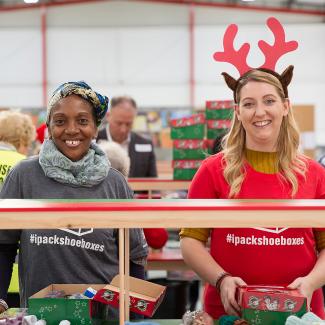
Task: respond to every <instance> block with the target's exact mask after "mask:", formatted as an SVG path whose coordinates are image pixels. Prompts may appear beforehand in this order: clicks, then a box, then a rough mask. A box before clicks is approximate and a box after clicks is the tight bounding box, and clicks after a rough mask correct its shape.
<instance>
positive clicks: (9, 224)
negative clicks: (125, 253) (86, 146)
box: [0, 200, 325, 229]
mask: <svg viewBox="0 0 325 325" xmlns="http://www.w3.org/2000/svg"><path fill="white" fill-rule="evenodd" d="M252 226H254V227H311V226H312V227H325V200H97V201H94V200H92V201H90V200H89V201H88V200H83V201H80V200H78V201H73V200H60V201H58V200H56V201H55V200H44V201H43V200H0V229H28V228H33V229H51V228H52V229H54V228H136V227H141V228H155V227H165V228H181V227H201V228H204V227H207V228H211V227H252Z"/></svg>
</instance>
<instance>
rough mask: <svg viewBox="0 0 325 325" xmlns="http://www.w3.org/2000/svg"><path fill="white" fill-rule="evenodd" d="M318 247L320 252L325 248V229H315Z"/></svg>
mask: <svg viewBox="0 0 325 325" xmlns="http://www.w3.org/2000/svg"><path fill="white" fill-rule="evenodd" d="M314 236H315V242H316V249H317V251H318V252H320V251H321V250H322V249H323V248H325V231H321V230H314Z"/></svg>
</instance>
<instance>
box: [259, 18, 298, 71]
mask: <svg viewBox="0 0 325 325" xmlns="http://www.w3.org/2000/svg"><path fill="white" fill-rule="evenodd" d="M267 25H268V26H269V28H270V30H271V31H272V33H273V35H274V44H273V45H269V44H267V43H266V42H265V41H259V42H258V46H259V48H260V49H261V51H262V52H263V53H264V56H265V62H264V64H263V65H262V66H261V68H267V69H271V70H274V69H275V65H276V63H277V61H278V60H279V59H280V57H281V56H282V55H284V54H286V53H288V52H291V51H294V50H296V49H297V47H298V43H297V42H296V41H290V42H286V41H285V33H284V29H283V26H282V25H281V23H280V22H279V21H278V20H277V19H276V18H274V17H271V18H269V19H268V20H267Z"/></svg>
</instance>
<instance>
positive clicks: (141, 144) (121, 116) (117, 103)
mask: <svg viewBox="0 0 325 325" xmlns="http://www.w3.org/2000/svg"><path fill="white" fill-rule="evenodd" d="M136 115H137V104H136V102H135V100H134V99H133V98H131V97H128V96H120V97H113V98H112V100H111V109H110V112H108V114H107V122H108V124H107V126H106V128H104V129H102V130H100V131H99V132H98V137H97V141H98V142H100V141H102V140H108V141H115V142H117V143H118V144H119V145H120V146H121V147H122V148H123V149H124V150H125V152H127V154H128V155H129V157H130V162H131V165H130V172H129V175H128V176H129V177H157V166H156V156H155V152H154V148H153V144H152V141H150V140H148V139H145V138H143V137H142V136H140V135H138V134H137V133H135V132H132V125H133V121H134V119H135V117H136Z"/></svg>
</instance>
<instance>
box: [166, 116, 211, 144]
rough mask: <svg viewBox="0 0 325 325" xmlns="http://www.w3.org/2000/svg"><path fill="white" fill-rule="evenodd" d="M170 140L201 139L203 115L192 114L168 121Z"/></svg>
mask: <svg viewBox="0 0 325 325" xmlns="http://www.w3.org/2000/svg"><path fill="white" fill-rule="evenodd" d="M170 126H171V133H170V134H171V138H172V139H203V138H204V135H205V117H204V114H194V115H191V116H190V117H183V118H180V119H174V120H171V121H170Z"/></svg>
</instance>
